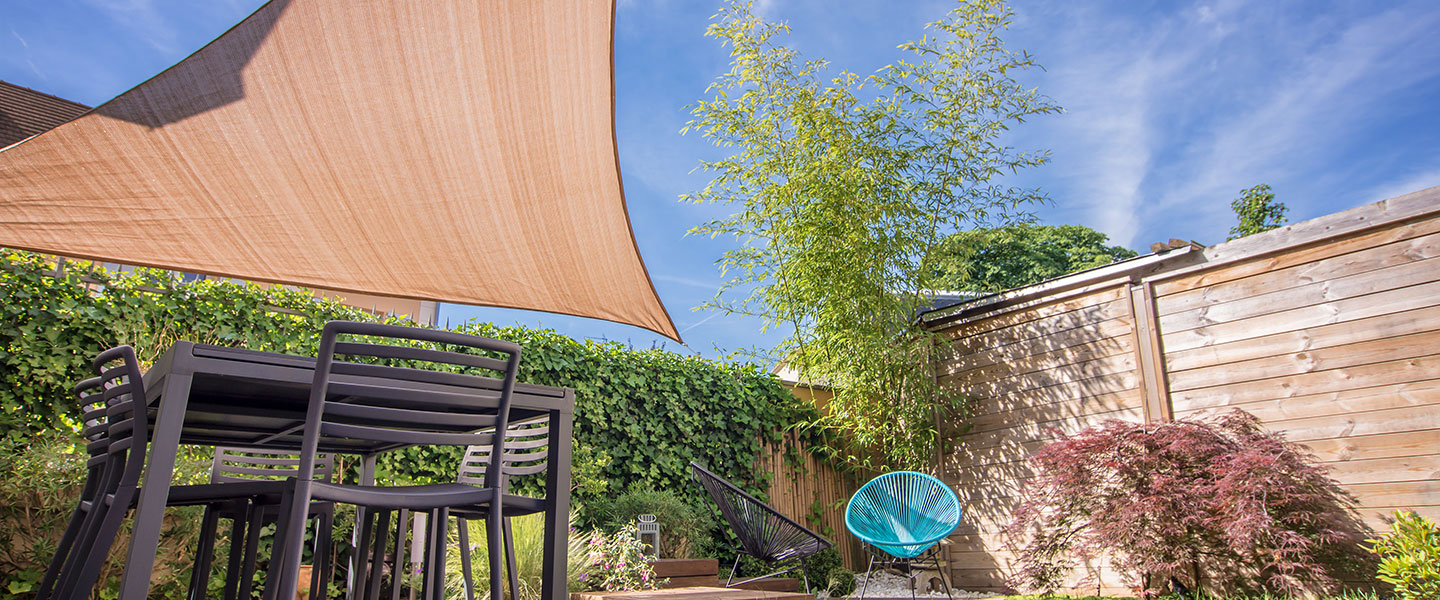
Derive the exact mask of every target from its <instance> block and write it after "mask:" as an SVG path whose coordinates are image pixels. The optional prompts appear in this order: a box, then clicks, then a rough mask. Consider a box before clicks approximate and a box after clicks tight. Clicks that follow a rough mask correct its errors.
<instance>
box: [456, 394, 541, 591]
mask: <svg viewBox="0 0 1440 600" xmlns="http://www.w3.org/2000/svg"><path fill="white" fill-rule="evenodd" d="M491 451H492V447H491V446H484V445H481V446H470V447H469V448H466V449H465V458H464V460H462V461H461V462H460V469H459V473H458V475H457V476H456V478H455V481H456V482H457V483H464V484H468V485H485V480H486V477H485V473H486V471H487V470H488V469H489V468H490V464H491V460H490V453H491ZM549 455H550V420H549V419H543V420H538V421H529V422H526V423H517V424H515V425H513V426H511V427H510V428H508V429H507V430H506V432H505V456H504V457H503V460H502V461H501V467H500V468H501V469H502V472H501V477H500V489H501V491H502V492H506V496H505V505H504V514H503V515H502V516H503V517H504V530H503V532H502V533H503V534H504V538H505V539H504V541H505V572H506V573H507V574H508V575H509V577H508V580H509V584H510V597H511V598H519V597H520V578H519V574H518V573H517V568H518V565H517V564H516V562H515V536H514V535H512V534H511V531H510V518H511V517H519V516H524V515H533V514H536V513H540V512H544V511H545V501H544V500H543V499H540V498H530V497H526V496H516V495H512V494H509V493H508V492H509V490H510V478H511V477H513V476H523V475H534V474H537V473H541V472H544V471H545V468H546V467H547V466H548V465H549ZM450 514H452V515H454V517H455V520H456V523H457V525H459V527H460V552H461V554H460V567H461V568H462V569H463V570H464V572H463V573H461V575H462V576H463V577H464V579H465V599H466V600H475V582H474V581H473V577H472V576H471V572H470V552H469V549H470V528H469V521H470V520H479V519H487V518H489V516H490V514H489V510H488V507H484V506H480V507H462V508H457V509H454V510H452V511H451V513H450ZM491 562H492V563H493V562H494V558H493V557H492V558H491Z"/></svg>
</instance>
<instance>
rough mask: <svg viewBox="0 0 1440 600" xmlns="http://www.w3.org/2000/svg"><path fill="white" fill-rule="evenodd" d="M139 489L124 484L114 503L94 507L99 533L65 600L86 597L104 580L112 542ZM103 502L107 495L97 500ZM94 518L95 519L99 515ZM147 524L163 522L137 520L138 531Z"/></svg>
mask: <svg viewBox="0 0 1440 600" xmlns="http://www.w3.org/2000/svg"><path fill="white" fill-rule="evenodd" d="M135 492H136V489H135V488H131V487H122V488H120V491H119V493H117V494H115V495H114V500H113V501H112V502H111V504H110V506H105V507H98V506H97V507H96V508H92V509H91V511H92V512H97V511H98V512H99V514H98V515H96V516H98V517H99V523H98V525H99V526H98V527H96V528H95V529H94V532H95V535H94V536H93V537H91V538H90V544H89V546H88V547H87V548H86V550H87V552H85V556H83V557H81V561H82V562H81V563H80V567H81V569H80V572H79V574H78V575H76V576H75V578H74V580H72V581H71V582H70V583H69V584H68V587H67V588H66V590H65V592H64V594H63V595H62V596H61V600H66V599H68V598H85V597H88V596H89V595H90V592H91V591H92V590H94V589H95V582H96V581H97V580H98V579H100V570H101V569H103V568H104V567H105V559H106V558H107V557H108V555H109V553H110V544H111V543H112V542H114V541H115V536H116V535H119V533H120V525H121V524H122V523H123V522H124V521H125V513H127V512H129V510H128V508H129V507H130V503H131V502H134V500H135ZM103 502H104V498H103V497H102V498H100V499H97V500H96V503H97V504H100V503H103ZM91 518H92V519H94V518H95V516H92V517H91ZM142 520H143V519H142ZM145 527H155V528H159V527H160V523H143V522H137V523H135V528H136V529H137V530H138V529H141V528H145Z"/></svg>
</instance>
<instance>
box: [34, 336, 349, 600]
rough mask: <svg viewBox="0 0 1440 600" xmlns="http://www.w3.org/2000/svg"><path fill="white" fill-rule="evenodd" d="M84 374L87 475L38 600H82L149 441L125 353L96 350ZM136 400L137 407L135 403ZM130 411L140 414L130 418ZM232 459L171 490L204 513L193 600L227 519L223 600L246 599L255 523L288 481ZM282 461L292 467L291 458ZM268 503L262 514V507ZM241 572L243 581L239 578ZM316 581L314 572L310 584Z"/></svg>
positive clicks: (276, 463)
mask: <svg viewBox="0 0 1440 600" xmlns="http://www.w3.org/2000/svg"><path fill="white" fill-rule="evenodd" d="M93 367H94V369H95V371H96V372H97V373H99V374H100V376H99V377H94V378H91V379H87V380H85V381H83V382H81V383H80V384H79V385H77V386H76V388H75V392H76V394H77V396H79V398H80V403H81V406H82V416H81V419H82V422H83V423H85V427H84V429H83V430H82V431H81V435H82V436H83V437H84V439H85V441H86V451H87V453H88V455H89V458H88V460H87V462H86V466H87V470H88V473H87V477H86V481H85V484H84V486H83V487H82V490H81V497H80V501H79V502H78V503H77V505H76V509H75V511H74V513H73V514H72V517H71V520H70V523H69V524H68V525H67V526H66V530H65V533H64V534H63V536H62V538H61V541H60V544H59V546H58V548H57V551H56V553H55V556H54V557H53V558H52V560H51V562H50V565H49V567H48V568H47V569H46V573H45V576H44V578H43V579H42V580H41V586H40V588H39V590H38V592H37V600H38V599H46V600H48V599H49V598H51V597H58V598H64V599H71V598H73V599H77V600H83V599H85V598H88V597H89V595H90V593H91V591H92V589H93V588H94V586H95V583H96V582H97V580H98V578H99V574H100V571H101V570H102V569H103V568H104V566H105V561H106V558H108V551H109V549H110V546H111V545H112V544H113V543H114V539H115V537H116V535H117V534H118V532H119V529H120V527H121V525H123V523H124V519H125V516H126V514H127V513H128V512H129V510H130V509H132V508H134V504H135V502H136V500H138V498H139V488H138V487H137V484H138V483H139V479H140V474H141V471H142V469H143V467H144V464H145V449H146V445H147V444H148V442H149V437H148V427H147V421H146V411H145V410H143V407H144V403H143V400H144V398H145V389H144V381H143V378H142V376H141V372H140V367H139V363H138V362H137V361H136V359H135V353H134V350H133V349H132V348H131V347H129V346H120V347H117V348H112V349H110V350H106V351H104V352H101V353H100V355H99V356H97V357H96V358H95V361H94V363H93ZM136 399H139V400H141V402H140V403H139V404H138V405H137V404H136V402H135V401H136ZM137 406H139V407H142V409H141V410H136V407H137ZM240 456H242V454H239V453H237V452H235V451H233V450H232V451H229V452H226V451H222V450H217V453H216V460H215V462H214V464H213V465H212V473H211V483H209V484H202V485H182V486H173V487H171V488H170V493H169V496H168V504H169V505H170V506H194V505H204V506H206V515H205V520H204V522H203V523H202V536H201V543H200V548H199V551H198V552H197V554H196V563H195V568H194V569H192V578H191V586H190V590H189V597H190V598H192V599H198V598H203V597H204V594H205V591H206V587H207V586H208V579H209V575H210V562H209V561H210V560H211V558H212V556H213V553H214V546H213V544H214V538H215V536H214V533H215V528H216V524H217V521H218V519H219V518H226V517H228V518H234V519H236V529H235V532H234V537H233V538H232V540H231V556H230V568H229V569H228V571H227V582H226V594H225V596H226V598H227V600H234V599H235V598H237V597H239V596H240V595H241V594H246V595H247V597H248V587H249V583H250V579H251V578H250V577H249V575H250V574H251V573H253V571H254V568H255V546H256V545H257V543H258V539H255V536H258V535H259V525H263V523H264V520H265V518H266V515H267V514H268V515H269V517H268V518H269V519H270V520H271V521H273V520H274V516H275V514H276V513H277V512H278V511H277V510H276V507H277V506H278V504H279V502H280V500H281V496H282V493H283V491H284V490H285V482H284V481H283V477H285V476H289V475H293V474H294V473H295V469H294V468H293V467H292V468H290V469H288V470H286V469H285V468H284V463H285V461H284V460H283V459H278V460H277V459H276V458H274V457H271V458H258V457H257V458H255V459H254V460H248V461H247V460H239V457H240ZM289 460H290V462H292V463H295V464H298V459H294V458H291V459H289ZM260 463H268V464H263V465H262V464H260ZM262 470H263V471H264V472H265V473H266V474H268V475H269V477H268V478H266V477H259V476H258V475H259V474H260V473H259V471H262ZM332 471H333V459H330V458H329V457H328V456H327V457H323V458H322V466H321V468H320V469H319V470H318V471H317V473H319V474H320V475H322V476H324V477H326V478H328V477H329V474H330V473H331V472H332ZM267 505H268V506H269V509H268V510H266V509H265V506H267ZM116 507H119V508H118V509H117V508H116ZM321 512H323V510H322V511H321ZM252 515H253V517H252ZM332 519H333V516H332ZM247 520H248V521H251V523H252V525H254V526H253V527H252V528H251V535H252V538H251V541H250V544H249V546H248V550H249V552H248V555H245V558H244V561H243V562H242V560H241V557H242V554H241V553H240V552H238V550H239V549H240V547H239V542H240V540H241V539H242V535H241V524H242V523H244V522H246V521H247ZM257 522H258V524H257ZM159 526H160V524H159V523H155V524H143V523H137V524H136V527H159ZM328 532H329V527H328V520H326V525H325V526H322V527H321V529H320V530H319V533H320V535H322V536H324V539H322V540H320V541H323V543H324V544H325V546H326V547H328V545H329V541H328ZM328 555H329V553H328V551H327V552H325V553H324V554H323V556H325V557H328ZM317 556H321V555H320V554H317ZM327 568H328V567H322V569H321V571H322V572H326V573H328V571H326V569H327ZM242 573H243V574H244V576H243V577H242V576H239V575H241V574H242ZM320 576H321V575H320V574H318V573H317V578H318V577H320Z"/></svg>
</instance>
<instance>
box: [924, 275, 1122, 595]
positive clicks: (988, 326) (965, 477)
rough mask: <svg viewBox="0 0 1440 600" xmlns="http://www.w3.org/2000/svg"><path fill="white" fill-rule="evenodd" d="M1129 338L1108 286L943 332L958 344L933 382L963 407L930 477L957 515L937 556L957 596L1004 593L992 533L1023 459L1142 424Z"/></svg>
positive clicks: (1000, 524)
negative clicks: (1062, 442) (1076, 437)
mask: <svg viewBox="0 0 1440 600" xmlns="http://www.w3.org/2000/svg"><path fill="white" fill-rule="evenodd" d="M1087 319H1088V321H1087ZM976 324H980V325H983V326H982V327H974V325H976ZM1000 324H1003V325H1000ZM1133 329H1134V320H1133V316H1132V315H1131V309H1130V301H1129V297H1128V295H1127V294H1126V293H1125V289H1124V287H1123V286H1121V285H1116V286H1114V287H1109V288H1102V289H1098V290H1094V291H1092V292H1090V293H1088V294H1084V295H1080V296H1076V297H1071V298H1067V299H1065V300H1064V301H1062V302H1054V303H1043V302H1042V303H1036V304H1035V305H1032V306H1027V307H1023V308H1020V309H1017V310H1014V311H1012V312H1009V313H1006V314H1005V315H1002V316H1000V317H996V318H990V319H979V320H976V321H973V322H971V323H964V324H961V325H959V326H957V327H954V328H953V329H951V330H947V331H946V332H944V333H946V334H953V337H954V338H955V339H956V340H958V341H959V342H960V343H958V344H956V345H954V346H952V347H951V351H952V352H951V354H950V355H949V356H948V357H947V359H946V360H945V361H944V362H942V364H940V365H938V366H937V377H938V380H939V381H940V383H941V384H942V385H946V386H950V388H951V389H953V390H956V391H958V392H960V393H962V394H965V395H966V396H967V397H968V399H969V406H968V410H967V411H966V412H967V414H968V415H969V417H968V418H966V419H965V420H964V422H963V424H964V425H965V426H966V427H967V429H966V432H965V433H964V434H963V435H961V434H958V433H956V434H951V435H952V436H953V437H952V441H951V443H949V444H948V447H947V454H946V456H945V463H944V465H943V466H942V468H941V469H940V471H941V473H942V474H943V476H944V478H945V480H946V482H947V483H949V484H951V485H952V486H954V489H955V490H956V493H957V494H958V495H959V496H960V501H961V505H962V506H963V507H964V509H963V513H962V514H963V516H964V518H963V520H964V522H963V523H962V525H961V526H960V528H958V529H957V530H956V533H955V535H954V536H952V538H951V544H950V545H949V546H948V547H947V556H948V561H949V568H950V573H951V575H952V576H953V577H954V579H955V583H956V584H957V585H958V586H959V587H961V588H966V589H978V590H1003V589H1006V587H1007V584H1006V578H1007V577H1009V576H1010V575H1011V574H1012V572H1013V569H1012V568H1011V563H1012V561H1013V555H1011V554H1010V553H1009V551H1008V550H1005V549H1004V543H1003V541H1002V540H1001V539H1000V531H1001V530H1002V529H1003V528H1004V526H1005V525H1006V524H1007V523H1008V522H1009V520H1010V514H1011V512H1012V511H1013V510H1014V508H1015V506H1016V504H1017V503H1018V501H1019V494H1020V491H1021V489H1022V486H1023V485H1024V483H1025V481H1027V480H1028V479H1029V478H1030V477H1032V476H1033V473H1032V472H1031V470H1030V468H1029V466H1028V464H1027V463H1026V462H1025V457H1027V456H1029V455H1030V454H1031V453H1032V452H1034V450H1035V449H1037V448H1039V447H1040V446H1041V445H1042V444H1044V443H1045V442H1047V441H1049V440H1051V439H1052V437H1053V434H1052V433H1051V431H1052V430H1060V431H1067V432H1074V431H1079V430H1081V429H1084V428H1086V427H1089V426H1092V425H1096V424H1099V423H1101V422H1103V421H1105V420H1107V419H1129V420H1139V419H1141V418H1142V417H1143V412H1144V411H1143V409H1142V404H1143V402H1144V399H1143V396H1142V394H1141V393H1140V391H1139V389H1138V387H1139V374H1138V373H1137V371H1136V364H1137V360H1138V357H1137V355H1136V352H1135V348H1136V346H1135V338H1134V335H1133ZM977 544H978V546H977ZM1081 575H1083V574H1081V573H1077V574H1075V575H1074V576H1073V577H1072V579H1073V580H1074V582H1078V580H1079V577H1080V576H1081ZM1101 579H1102V583H1103V585H1102V588H1103V589H1105V590H1107V591H1108V592H1110V593H1118V592H1122V591H1123V590H1124V589H1125V588H1126V582H1124V581H1122V580H1120V579H1119V578H1117V577H1116V576H1115V575H1114V574H1113V573H1111V574H1104V573H1102V577H1101ZM1088 589H1089V590H1090V591H1091V593H1093V592H1094V590H1095V589H1096V588H1094V587H1090V588H1088Z"/></svg>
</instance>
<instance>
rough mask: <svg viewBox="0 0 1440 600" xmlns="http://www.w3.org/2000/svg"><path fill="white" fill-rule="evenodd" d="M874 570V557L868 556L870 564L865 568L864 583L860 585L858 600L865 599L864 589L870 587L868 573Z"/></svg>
mask: <svg viewBox="0 0 1440 600" xmlns="http://www.w3.org/2000/svg"><path fill="white" fill-rule="evenodd" d="M874 571H875V557H874V556H871V557H870V566H868V567H866V568H865V585H862V586H860V600H865V590H868V589H870V574H871V573H873V572H874Z"/></svg>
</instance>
